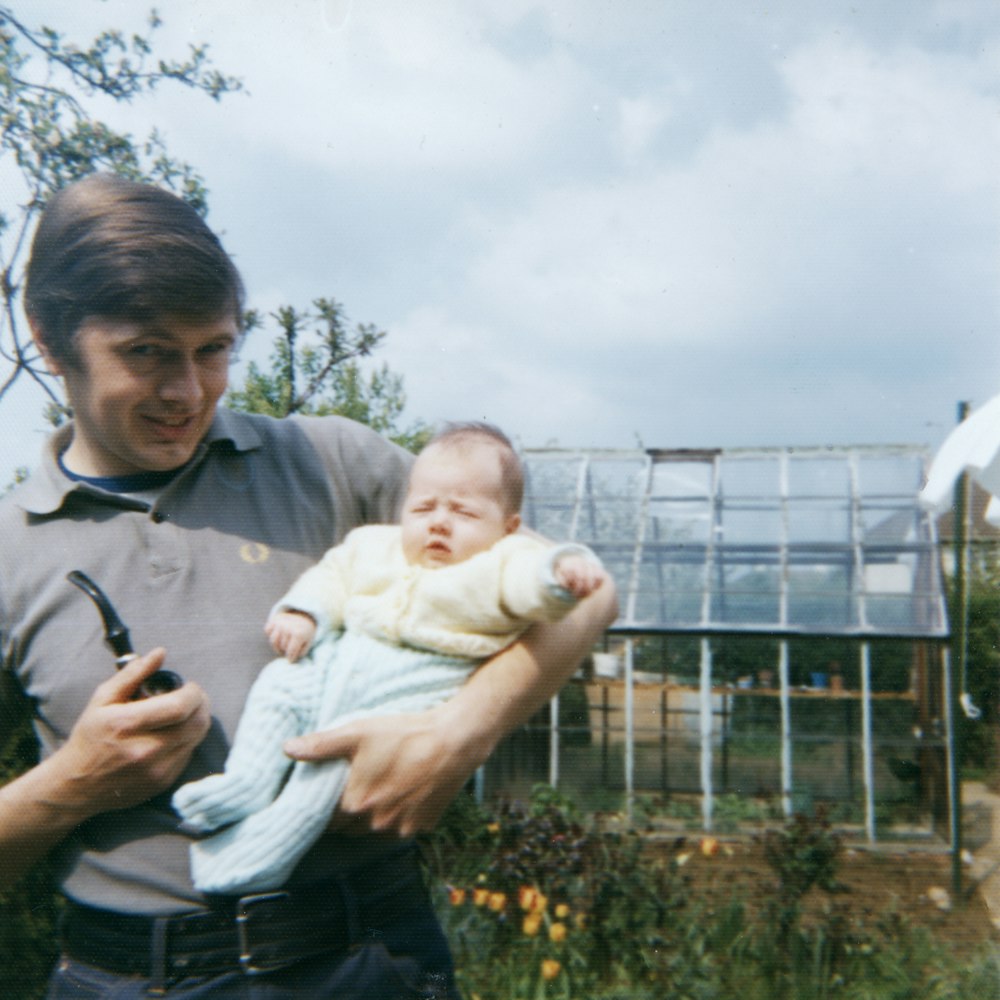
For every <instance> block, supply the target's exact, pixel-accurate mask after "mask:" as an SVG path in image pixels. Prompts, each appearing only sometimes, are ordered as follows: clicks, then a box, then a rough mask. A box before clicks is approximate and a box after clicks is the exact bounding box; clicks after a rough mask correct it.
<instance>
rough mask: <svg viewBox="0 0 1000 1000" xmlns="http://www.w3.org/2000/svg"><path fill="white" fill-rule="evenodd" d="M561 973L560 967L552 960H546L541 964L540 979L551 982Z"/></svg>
mask: <svg viewBox="0 0 1000 1000" xmlns="http://www.w3.org/2000/svg"><path fill="white" fill-rule="evenodd" d="M561 971H562V966H561V965H560V964H559V963H558V962H557V961H556V960H555V959H554V958H546V959H544V960H543V962H542V979H545V980H551V979H555V978H556V976H558V975H559V973H560V972H561Z"/></svg>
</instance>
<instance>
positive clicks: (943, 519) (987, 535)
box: [937, 480, 1000, 545]
mask: <svg viewBox="0 0 1000 1000" xmlns="http://www.w3.org/2000/svg"><path fill="white" fill-rule="evenodd" d="M992 499H993V495H992V494H991V493H988V492H987V491H986V490H984V489H983V488H982V486H980V485H979V484H978V483H974V482H972V481H971V480H970V481H969V521H968V525H969V530H968V538H969V540H970V541H973V542H980V543H982V542H986V543H995V544H1000V527H997V526H996V525H994V524H990V523H989V522H988V521H987V520H986V508H987V507H988V506H989V504H990V500H992ZM937 533H938V538H939V539H940V541H941V543H942V544H945V543H947V544H949V545H950V544H952V543H953V542H954V540H955V511H954V509H952V510H950V511H948V512H947V513H946V514H941V515H940V516H939V517H938V519H937Z"/></svg>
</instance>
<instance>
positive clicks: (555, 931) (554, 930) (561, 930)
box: [549, 923, 566, 944]
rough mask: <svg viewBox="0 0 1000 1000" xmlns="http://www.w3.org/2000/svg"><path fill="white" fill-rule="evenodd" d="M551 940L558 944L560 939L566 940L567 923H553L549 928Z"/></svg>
mask: <svg viewBox="0 0 1000 1000" xmlns="http://www.w3.org/2000/svg"><path fill="white" fill-rule="evenodd" d="M549 940H550V941H552V942H554V943H555V944H558V943H559V942H560V941H565V940H566V925H565V924H563V923H556V924H553V925H552V926H551V927H550V928H549Z"/></svg>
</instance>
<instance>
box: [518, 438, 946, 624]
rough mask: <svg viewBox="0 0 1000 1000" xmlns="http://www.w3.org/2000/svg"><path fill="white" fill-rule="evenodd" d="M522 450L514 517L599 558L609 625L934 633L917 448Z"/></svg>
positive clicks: (933, 554) (937, 580)
mask: <svg viewBox="0 0 1000 1000" xmlns="http://www.w3.org/2000/svg"><path fill="white" fill-rule="evenodd" d="M521 454H522V458H523V459H524V462H525V467H526V473H527V484H526V493H525V503H524V514H525V520H526V522H527V523H528V524H529V525H530V526H531V527H532V528H534V529H535V530H536V531H538V532H540V533H542V534H543V535H546V536H547V537H549V538H553V539H573V540H576V541H580V542H583V543H585V544H587V545H589V546H590V547H591V548H592V549H593V550H594V551H595V552H596V553H597V554H598V555H599V556H600V557H601V559H602V560H603V561H604V564H605V566H606V567H607V568H608V570H609V571H610V572H611V573H612V575H613V576H614V578H615V581H616V583H617V586H618V592H619V602H620V607H621V614H620V616H619V618H618V620H617V622H616V623H615V625H614V626H613V630H614V631H619V632H668V633H734V632H750V633H759V634H775V635H808V634H823V635H848V636H860V637H872V636H898V637H912V638H943V637H945V636H947V634H948V625H947V617H946V613H945V601H944V594H943V590H942V584H941V574H940V569H939V564H938V559H937V545H936V536H935V528H934V522H933V517H932V515H931V514H929V513H928V512H927V511H925V510H923V509H922V508H921V507H920V506H919V505H918V503H917V492H918V490H919V489H920V486H921V484H922V483H923V481H924V476H925V466H926V458H927V456H926V454H925V453H924V451H923V450H922V449H920V448H916V447H908V446H887V447H879V446H865V447H845V448H774V449H753V450H751V449H732V450H727V449H718V450H715V449H712V450H707V449H706V450H698V451H693V450H678V451H667V450H658V449H654V450H639V449H636V450H584V449H548V448H547V449H524V450H523V451H522V452H521Z"/></svg>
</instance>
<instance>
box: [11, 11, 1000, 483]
mask: <svg viewBox="0 0 1000 1000" xmlns="http://www.w3.org/2000/svg"><path fill="white" fill-rule="evenodd" d="M14 6H15V7H21V8H25V9H26V10H27V9H28V8H29V7H30V15H29V14H27V13H25V14H23V16H25V18H26V19H29V20H30V21H32V22H33V23H36V24H43V23H44V24H48V25H50V26H52V27H55V28H57V29H59V30H60V31H63V32H65V33H66V35H67V36H68V37H69V38H70V39H76V40H79V41H80V42H83V41H85V40H88V39H89V37H91V36H92V35H93V34H94V33H95V32H96V31H97V30H99V29H101V28H104V27H109V26H115V27H119V28H122V29H125V30H126V31H133V30H142V28H143V25H144V20H145V13H146V12H147V5H146V4H144V3H142V2H140V0H103V2H102V0H32V3H31V4H30V5H25V4H23V3H15V4H14ZM158 10H159V13H160V16H161V17H162V19H163V21H164V26H163V27H162V28H161V29H160V31H159V32H158V33H157V37H158V38H159V41H158V43H157V44H158V48H159V50H161V51H162V52H163V53H164V54H167V55H178V56H179V55H183V53H184V51H185V49H186V46H187V45H188V44H189V43H203V42H204V43H208V45H209V51H210V53H211V55H212V56H213V58H214V61H215V63H216V65H217V66H218V68H220V69H221V70H223V71H224V72H226V73H227V74H232V75H235V76H238V77H240V78H241V79H242V80H243V83H244V85H245V88H246V93H244V94H236V95H231V96H228V97H226V98H224V99H223V100H222V101H221V102H220V103H219V104H214V103H213V102H211V101H209V100H208V99H206V98H204V97H202V96H200V95H196V94H192V93H190V92H185V91H179V90H176V89H170V88H166V87H164V88H162V89H161V90H160V92H159V93H158V94H157V95H156V96H155V97H154V98H153V99H144V100H141V101H136V102H135V103H133V104H131V105H129V106H127V107H124V108H121V107H108V108H104V107H103V106H102V107H101V113H102V114H105V115H106V117H107V119H108V120H109V121H110V122H111V123H113V124H115V125H117V126H119V127H122V128H126V129H127V130H129V131H131V132H132V133H133V134H134V135H135V136H136V137H142V136H145V135H146V134H147V133H148V132H149V131H150V130H151V129H152V128H153V127H155V128H157V129H158V130H159V131H160V133H161V134H162V135H163V136H164V138H165V139H166V141H167V144H168V146H169V148H170V150H171V151H172V152H173V153H174V154H175V155H178V156H180V157H182V158H185V159H187V160H189V161H190V162H191V163H193V164H194V165H195V166H196V167H197V168H198V169H199V170H200V172H201V173H202V175H203V176H204V178H205V181H206V183H207V186H208V188H209V192H210V213H209V223H210V225H212V227H213V228H214V229H215V230H216V231H218V232H219V233H220V234H221V235H222V238H223V241H224V243H225V245H226V247H227V249H228V250H229V251H230V253H232V255H233V256H234V258H235V259H236V261H237V263H238V265H239V267H240V268H241V270H242V272H243V275H244V278H245V280H246V284H247V287H248V289H249V293H250V294H249V299H250V304H251V305H253V306H255V307H257V308H258V309H261V310H263V311H264V312H268V311H271V310H274V309H276V308H277V307H278V306H280V305H283V304H292V305H296V306H300V307H305V306H307V305H308V303H309V302H310V301H311V300H312V299H314V298H316V297H318V296H328V297H333V298H335V299H337V300H338V301H339V302H341V303H342V304H343V305H344V307H345V309H346V312H347V314H348V316H349V317H350V318H351V319H352V320H353V321H356V322H365V323H373V324H375V325H376V326H378V327H379V328H381V329H384V330H386V331H387V332H388V338H387V340H386V342H385V345H384V347H383V348H381V349H380V351H379V352H378V355H377V357H376V360H377V361H378V362H380V363H381V362H383V361H384V362H386V363H388V365H389V366H390V368H391V369H392V370H393V371H395V372H397V373H399V374H400V375H402V376H403V378H404V382H405V389H406V394H407V399H408V406H407V418H408V419H411V420H415V419H420V420H423V421H425V422H428V423H431V424H433V423H437V422H440V421H443V420H452V419H485V420H489V421H492V422H495V423H497V424H499V425H500V426H501V427H503V428H504V429H505V430H506V431H507V432H508V433H509V434H510V435H511V436H512V437H514V438H515V440H517V441H518V442H519V443H520V444H522V445H523V446H525V447H535V446H543V445H561V446H565V447H601V448H605V447H608V448H632V447H636V446H641V447H646V448H653V447H656V448H700V447H725V448H735V447H757V446H782V445H821V446H823V445H849V444H866V443H872V444H922V445H926V446H927V447H928V448H929V449H931V450H933V449H934V448H936V447H937V445H938V444H939V443H940V442H941V440H942V439H943V438H944V436H945V435H946V434H947V433H948V431H949V430H950V429H951V428H952V427H953V425H954V423H955V420H956V412H957V406H958V403H959V401H962V400H967V401H969V402H971V403H972V404H973V406H974V407H975V406H978V405H980V404H982V403H984V402H986V400H988V399H989V398H990V397H992V396H993V395H995V394H996V393H998V392H1000V330H998V321H1000V309H998V306H1000V273H998V272H1000V170H998V164H1000V103H998V102H1000V5H997V4H996V3H995V0H867V2H865V0H855V2H853V3H849V2H840V0H774V2H767V3H763V2H760V3H759V2H754V0H659V2H645V0H613V2H612V0H552V2H546V3H537V2H533V0H427V2H424V3H420V4H414V3H411V2H406V0H380V2H378V3H376V2H374V0H283V2H282V3H280V4H277V3H274V2H273V0H212V2H204V0H200V2H199V0H161V3H160V4H159V5H158ZM16 197H17V195H16V191H15V189H14V186H13V185H12V183H11V182H10V180H9V173H8V174H3V173H0V202H2V208H3V210H4V211H7V210H9V207H10V206H11V205H12V204H13V203H15V202H16ZM253 338H254V339H252V340H251V341H249V342H248V343H247V345H246V346H245V348H244V351H243V356H244V361H245V360H246V359H248V358H254V357H256V358H258V359H264V358H266V356H267V353H268V340H269V338H268V336H267V335H266V334H264V333H262V332H257V333H255V334H254V335H253ZM234 375H235V377H236V378H238V375H239V371H238V370H237V371H236V372H235V373H234ZM42 402H43V401H42V399H41V397H40V396H39V395H38V394H37V393H36V392H33V391H29V386H28V385H27V383H25V384H24V385H23V387H22V389H21V391H19V392H18V393H17V394H16V395H15V396H13V397H10V398H8V399H6V400H4V401H3V403H2V404H0V430H2V433H0V480H2V481H7V480H8V479H9V472H10V470H12V469H13V468H14V466H16V465H30V464H32V463H33V462H34V461H35V460H36V455H37V452H38V450H39V448H40V444H41V440H42V438H43V433H44V427H45V425H44V422H43V420H42V419H41V416H40V414H41V409H42Z"/></svg>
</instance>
